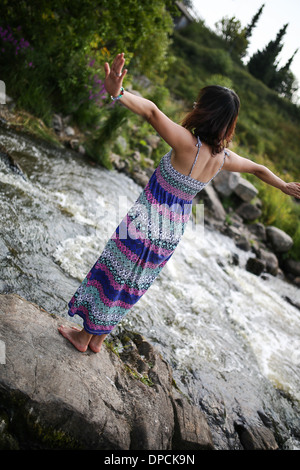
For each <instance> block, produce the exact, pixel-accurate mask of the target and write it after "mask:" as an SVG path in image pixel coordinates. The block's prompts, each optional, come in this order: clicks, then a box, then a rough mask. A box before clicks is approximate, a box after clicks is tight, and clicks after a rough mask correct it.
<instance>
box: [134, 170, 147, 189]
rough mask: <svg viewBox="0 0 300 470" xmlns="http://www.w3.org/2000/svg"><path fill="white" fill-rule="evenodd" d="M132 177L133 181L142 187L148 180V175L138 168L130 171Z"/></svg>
mask: <svg viewBox="0 0 300 470" xmlns="http://www.w3.org/2000/svg"><path fill="white" fill-rule="evenodd" d="M131 176H132V178H133V179H134V181H135V182H136V183H137V184H139V185H140V186H142V187H145V186H146V184H147V183H148V181H149V177H148V175H147V174H146V172H145V171H142V170H139V171H134V172H133V173H132V175H131Z"/></svg>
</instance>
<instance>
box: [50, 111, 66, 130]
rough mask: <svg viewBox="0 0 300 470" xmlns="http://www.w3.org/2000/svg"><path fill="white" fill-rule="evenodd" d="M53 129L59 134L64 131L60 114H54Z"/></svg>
mask: <svg viewBox="0 0 300 470" xmlns="http://www.w3.org/2000/svg"><path fill="white" fill-rule="evenodd" d="M52 127H53V129H54V130H55V132H56V133H57V134H60V133H61V132H62V131H63V120H62V117H61V116H60V115H59V114H54V115H53V117H52Z"/></svg>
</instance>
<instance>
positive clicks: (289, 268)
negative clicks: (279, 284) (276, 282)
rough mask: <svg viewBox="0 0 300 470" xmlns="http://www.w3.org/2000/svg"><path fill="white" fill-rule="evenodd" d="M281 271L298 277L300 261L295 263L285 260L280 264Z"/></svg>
mask: <svg viewBox="0 0 300 470" xmlns="http://www.w3.org/2000/svg"><path fill="white" fill-rule="evenodd" d="M282 269H283V270H284V271H285V272H287V273H290V274H293V275H294V276H296V277H298V276H300V261H295V260H293V259H286V260H284V261H283V262H282Z"/></svg>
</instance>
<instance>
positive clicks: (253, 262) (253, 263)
mask: <svg viewBox="0 0 300 470" xmlns="http://www.w3.org/2000/svg"><path fill="white" fill-rule="evenodd" d="M265 267H266V263H265V262H264V261H263V260H261V259H259V258H248V260H247V263H246V269H247V271H249V272H250V273H252V274H256V276H259V275H260V274H261V273H262V272H263V271H264V269H265Z"/></svg>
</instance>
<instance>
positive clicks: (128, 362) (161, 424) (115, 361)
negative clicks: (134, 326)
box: [0, 294, 213, 450]
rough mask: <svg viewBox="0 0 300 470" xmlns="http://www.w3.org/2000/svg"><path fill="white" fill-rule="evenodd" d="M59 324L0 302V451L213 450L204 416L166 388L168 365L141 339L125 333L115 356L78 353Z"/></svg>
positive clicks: (12, 300)
mask: <svg viewBox="0 0 300 470" xmlns="http://www.w3.org/2000/svg"><path fill="white" fill-rule="evenodd" d="M61 323H62V319H59V318H56V317H55V316H54V315H50V314H49V313H47V312H46V311H45V310H42V309H41V308H39V307H38V306H36V305H34V304H32V303H29V302H27V301H26V300H24V299H22V298H21V297H19V296H18V295H14V294H9V295H0V338H1V345H2V346H5V347H4V348H2V356H4V357H2V364H1V363H0V401H1V410H0V422H1V427H0V448H2V449H7V448H9V449H89V450H118V449H119V450H129V449H134V450H144V449H145V450H147V449H148V450H167V449H182V450H184V449H190V448H193V449H195V450H197V449H212V448H213V443H212V439H211V434H210V430H209V427H208V425H207V422H206V419H205V417H204V415H203V414H202V413H201V411H200V410H199V409H198V408H196V407H195V406H192V405H191V404H190V403H189V402H188V401H187V399H186V398H184V397H183V395H182V394H180V393H179V392H178V391H177V390H176V389H175V388H174V387H173V378H172V371H171V368H170V366H169V365H168V363H167V362H166V361H165V360H164V359H162V357H161V356H160V354H159V353H158V352H157V351H156V350H155V349H154V348H153V347H152V346H151V344H149V343H148V342H147V341H146V340H145V338H143V337H142V336H141V335H138V334H132V336H131V338H132V350H131V351H129V353H127V352H126V351H123V352H122V354H121V355H118V354H116V353H115V352H113V348H112V347H111V348H110V347H109V346H107V345H105V347H104V348H103V350H102V351H101V352H100V353H99V354H94V353H93V352H91V351H89V350H88V352H86V353H80V352H78V351H77V350H76V349H75V348H74V347H73V346H72V345H71V344H70V343H69V342H68V341H67V340H66V339H65V338H63V337H62V336H61V335H60V334H59V333H58V331H57V328H58V326H59V324H61ZM63 323H64V324H70V325H72V326H74V323H73V322H70V321H67V320H64V321H63ZM120 356H121V357H122V358H121V357H120Z"/></svg>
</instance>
